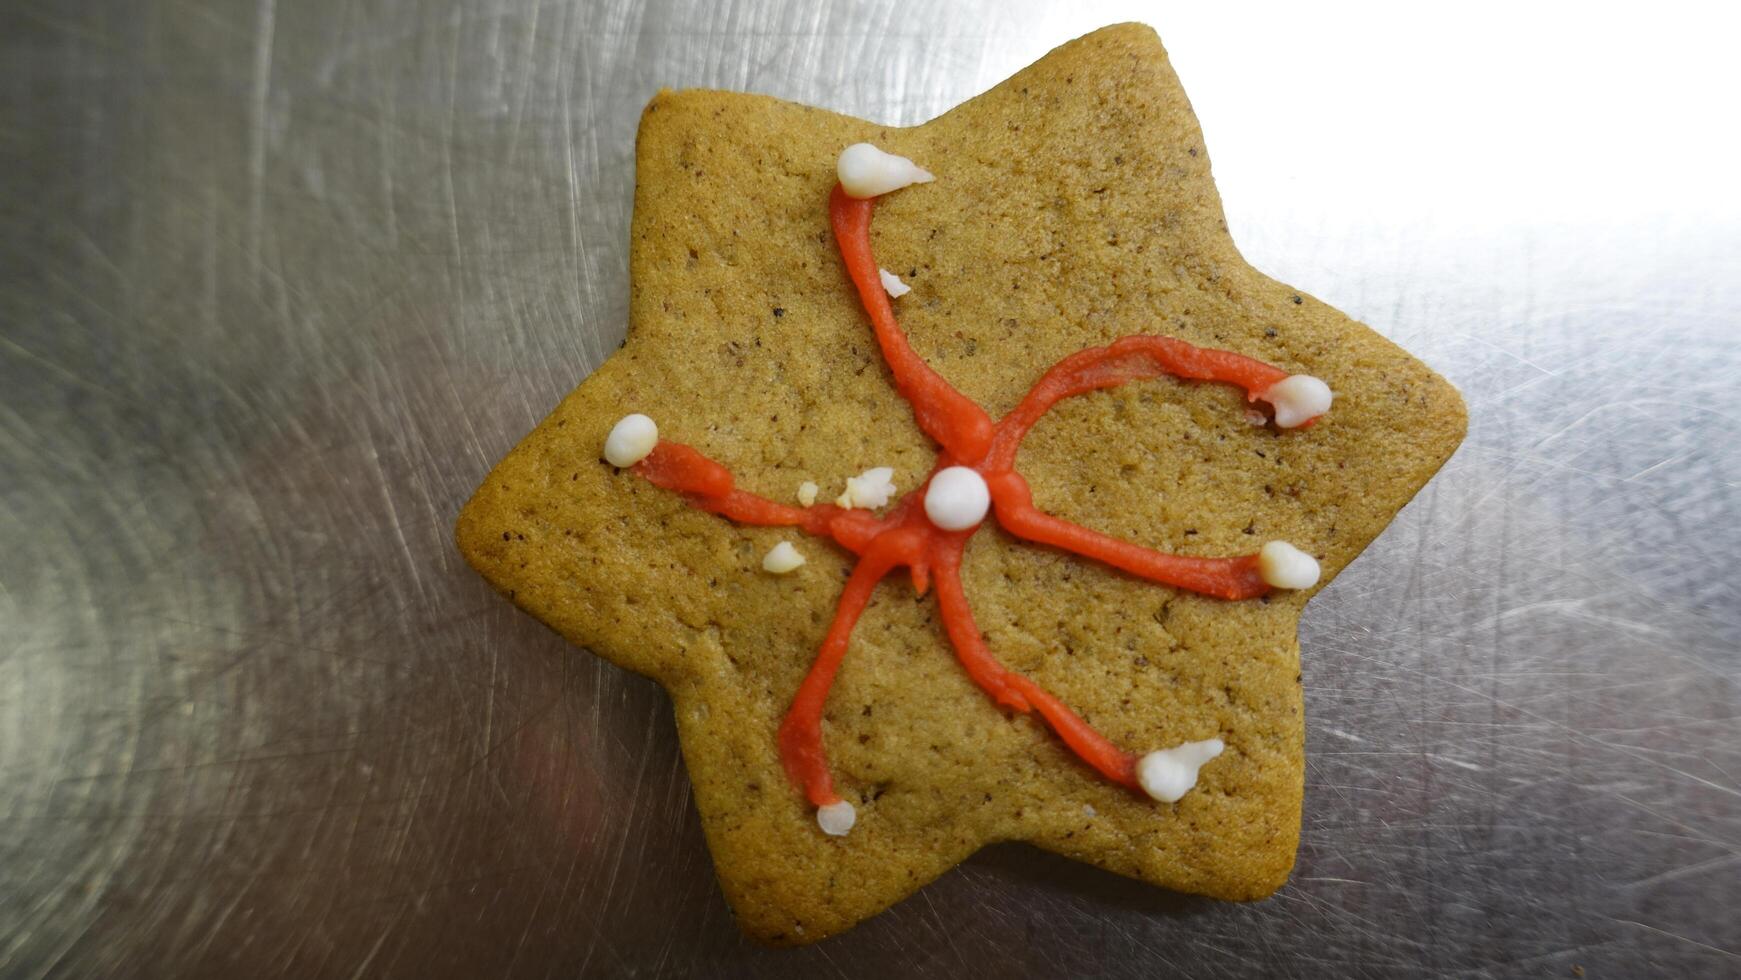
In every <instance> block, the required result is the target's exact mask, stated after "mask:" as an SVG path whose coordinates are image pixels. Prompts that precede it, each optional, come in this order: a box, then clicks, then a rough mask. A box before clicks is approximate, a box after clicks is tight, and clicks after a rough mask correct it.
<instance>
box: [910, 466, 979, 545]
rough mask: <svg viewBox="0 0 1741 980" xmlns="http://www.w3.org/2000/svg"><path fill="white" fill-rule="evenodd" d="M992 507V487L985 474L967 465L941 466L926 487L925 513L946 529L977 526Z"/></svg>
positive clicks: (965, 528)
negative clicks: (988, 483)
mask: <svg viewBox="0 0 1741 980" xmlns="http://www.w3.org/2000/svg"><path fill="white" fill-rule="evenodd" d="M990 507H991V490H990V489H989V488H987V487H986V485H985V477H983V476H980V475H979V473H978V472H976V471H974V470H973V469H970V468H968V467H966V466H950V467H946V468H944V469H942V470H939V471H938V472H937V475H936V476H934V477H932V478H931V485H930V486H928V487H926V488H925V516H926V517H929V518H930V519H931V523H933V524H935V525H937V526H938V527H940V528H942V529H943V530H945V531H965V530H967V529H968V528H970V527H976V526H978V524H979V522H980V521H983V520H985V512H986V511H987V510H988V509H990Z"/></svg>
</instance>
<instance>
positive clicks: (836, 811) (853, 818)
mask: <svg viewBox="0 0 1741 980" xmlns="http://www.w3.org/2000/svg"><path fill="white" fill-rule="evenodd" d="M857 822H858V811H857V810H854V809H853V808H852V804H851V803H848V802H846V801H845V800H835V801H834V802H833V803H827V804H824V805H822V806H819V807H817V808H816V826H818V827H821V828H822V832H823V833H825V834H827V835H828V836H830V837H845V836H846V832H847V831H849V830H851V829H852V825H853V824H855V823H857Z"/></svg>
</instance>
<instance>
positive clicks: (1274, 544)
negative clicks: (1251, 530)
mask: <svg viewBox="0 0 1741 980" xmlns="http://www.w3.org/2000/svg"><path fill="white" fill-rule="evenodd" d="M1257 572H1258V574H1259V575H1262V576H1263V581H1264V584H1265V585H1268V586H1269V587H1270V588H1272V589H1309V588H1311V587H1312V586H1314V585H1317V584H1318V574H1319V569H1318V559H1316V558H1313V557H1312V556H1311V555H1308V554H1306V553H1305V552H1304V551H1301V550H1300V549H1298V548H1296V547H1294V546H1293V545H1291V544H1288V543H1287V542H1286V541H1271V542H1270V543H1268V544H1266V545H1264V546H1263V550H1261V551H1259V552H1258V553H1257Z"/></svg>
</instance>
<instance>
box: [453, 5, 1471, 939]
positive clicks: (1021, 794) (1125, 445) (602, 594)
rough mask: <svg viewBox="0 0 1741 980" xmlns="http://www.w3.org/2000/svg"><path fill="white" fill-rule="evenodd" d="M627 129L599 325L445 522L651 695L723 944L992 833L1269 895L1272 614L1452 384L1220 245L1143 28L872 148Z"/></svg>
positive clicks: (860, 135) (1177, 113)
mask: <svg viewBox="0 0 1741 980" xmlns="http://www.w3.org/2000/svg"><path fill="white" fill-rule="evenodd" d="M860 144H867V145H862V146H861V145H860ZM848 148H850V149H848ZM843 151H845V152H843ZM636 152H637V173H636V176H637V184H636V191H635V213H634V222H633V227H632V239H633V240H632V245H631V248H632V254H631V263H630V276H631V292H630V311H629V317H630V321H629V330H628V339H627V342H626V343H625V345H624V347H623V349H622V350H621V351H619V352H618V353H617V354H616V355H614V356H613V357H611V358H610V359H609V360H607V361H606V362H605V363H604V364H603V365H602V366H601V367H600V368H599V369H598V370H597V371H596V372H594V373H593V375H592V376H591V377H590V378H588V379H587V380H586V381H585V382H584V383H583V384H581V385H580V387H579V388H577V389H576V390H575V391H574V392H573V393H572V394H570V395H569V396H568V397H567V398H566V399H565V400H564V401H563V402H562V404H561V405H560V406H559V407H558V408H557V409H556V411H555V412H554V413H552V414H551V415H550V417H549V418H547V419H545V420H544V421H543V422H542V423H541V424H540V425H539V426H538V428H537V429H536V430H534V431H533V432H532V433H531V434H530V435H528V436H527V437H526V438H525V439H524V440H523V441H522V442H521V443H520V444H519V445H518V446H517V447H515V448H514V450H513V451H512V452H511V453H509V455H508V456H507V458H506V459H504V460H503V461H502V462H501V463H500V464H499V465H498V466H497V467H496V468H495V470H494V471H492V472H491V473H490V475H489V477H488V478H487V479H486V480H485V482H484V484H483V485H482V486H481V487H480V488H479V489H478V491H477V493H476V495H475V496H474V497H473V498H472V500H471V502H470V503H469V504H467V505H466V507H465V509H464V511H463V512H462V513H461V514H460V518H459V525H458V541H459V546H460V549H461V550H462V551H463V552H464V554H465V556H466V558H467V560H468V561H470V562H471V564H472V565H473V566H474V567H476V568H477V569H478V570H479V571H480V572H482V573H483V574H484V576H485V577H486V578H488V579H489V581H490V582H491V583H492V584H494V585H495V587H496V588H498V589H500V590H501V591H502V592H504V593H505V594H506V595H507V596H508V597H509V598H511V599H512V600H513V601H514V602H516V603H517V604H518V605H520V606H521V607H522V608H524V609H526V610H527V611H528V612H530V613H532V614H533V615H535V616H537V617H538V618H539V619H541V620H543V621H544V622H546V623H548V624H550V625H551V626H552V627H554V628H555V629H557V630H558V631H559V632H561V633H562V634H563V635H564V636H565V637H567V638H568V639H569V640H571V641H572V642H574V643H576V644H579V645H583V646H586V647H588V648H590V649H591V650H592V651H594V652H595V653H597V654H598V655H600V656H603V657H605V658H607V659H609V660H610V661H612V662H613V663H616V664H619V665H621V666H623V667H626V668H629V669H631V670H635V671H639V672H641V673H644V674H647V675H649V676H651V677H653V678H654V679H656V680H657V681H659V683H661V684H662V685H663V686H665V688H666V689H667V690H668V691H669V692H670V694H671V697H672V698H673V700H674V702H675V708H676V718H677V725H678V736H679V738H680V739H681V741H682V746H683V752H684V758H685V760H686V762H687V764H688V768H689V772H690V777H691V779H692V781H693V783H694V788H695V800H696V806H697V809H698V810H699V812H700V815H701V820H702V826H703V827H704V829H705V831H706V834H707V840H708V844H709V847H710V848H711V850H712V853H713V857H714V861H715V864H716V867H717V870H718V873H719V878H720V882H721V885H722V886H723V889H724V891H725V894H726V896H727V898H728V899H729V900H730V902H731V904H732V907H733V909H734V910H735V912H736V914H737V917H738V921H739V923H740V924H741V925H742V927H743V928H744V930H745V931H746V932H748V933H749V934H750V935H752V936H754V937H756V938H758V939H761V940H764V941H768V942H772V943H788V944H790V943H803V942H810V941H814V940H817V939H820V938H823V937H825V936H827V935H830V934H832V933H835V932H838V931H840V930H842V929H845V928H847V927H849V926H851V925H853V924H854V923H856V922H858V921H859V920H861V919H863V918H865V917H867V916H870V915H873V914H875V913H877V912H879V911H881V910H882V909H884V908H887V907H888V906H889V905H891V904H893V903H894V902H896V901H898V900H899V899H901V898H902V897H904V896H906V895H907V894H909V893H911V892H912V891H913V890H914V889H916V888H919V887H920V886H922V885H923V884H925V883H926V882H928V881H930V880H931V879H933V878H935V877H936V876H938V875H939V874H941V873H942V872H944V871H945V870H947V869H948V868H949V867H951V866H952V865H954V864H955V863H957V862H959V861H961V860H962V859H964V858H966V857H967V856H969V855H970V854H972V853H973V852H974V851H975V850H977V849H978V848H980V847H981V846H983V845H985V844H987V843H991V842H994V841H1003V840H1025V841H1030V842H1032V843H1034V844H1036V845H1038V846H1040V847H1044V848H1046V849H1048V850H1052V851H1056V852H1058V853H1061V854H1065V855H1068V856H1070V857H1073V858H1077V859H1079V860H1083V861H1087V862H1089V863H1092V864H1095V865H1098V866H1100V867H1103V868H1106V869H1109V870H1112V871H1116V872H1119V873H1121V874H1126V875H1130V876H1133V877H1137V878H1141V879H1144V880H1146V881H1150V882H1153V883H1155V884H1158V885H1162V886H1165V887H1168V888H1174V889H1178V890H1181V891H1188V892H1196V893H1200V894H1204V895H1209V896H1213V897H1217V898H1225V899H1255V898H1261V897H1263V896H1266V895H1268V894H1270V893H1271V892H1273V891H1274V890H1275V889H1276V888H1277V887H1279V886H1280V885H1281V884H1282V882H1283V881H1284V880H1285V879H1286V877H1287V874H1288V872H1289V870H1290V869H1291V867H1292V865H1293V861H1294V852H1295V850H1296V846H1297V843H1298V837H1299V826H1300V800H1301V791H1302V778H1303V762H1304V760H1303V754H1302V753H1303V745H1302V742H1303V724H1302V718H1301V694H1300V683H1299V649H1298V640H1297V634H1296V630H1297V624H1298V620H1299V616H1300V611H1301V608H1302V607H1303V605H1304V603H1305V601H1306V600H1307V598H1308V597H1309V596H1310V595H1311V594H1313V592H1314V591H1315V590H1316V588H1319V587H1321V586H1322V584H1323V583H1324V582H1325V581H1328V579H1329V578H1330V577H1332V576H1334V575H1335V573H1336V572H1337V571H1338V570H1340V569H1341V568H1342V567H1343V566H1345V565H1346V564H1347V563H1348V562H1349V561H1351V560H1352V559H1353V558H1354V556H1355V555H1357V554H1358V553H1359V552H1360V550H1361V549H1362V548H1363V547H1365V545H1366V544H1367V543H1368V542H1369V541H1371V540H1372V539H1373V537H1374V536H1376V535H1377V534H1378V532H1379V531H1380V530H1381V529H1382V528H1383V527H1384V525H1385V524H1386V523H1387V522H1388V521H1389V520H1390V519H1391V517H1392V516H1393V515H1394V514H1395V513H1396V511H1397V510H1398V509H1400V508H1401V507H1402V506H1403V505H1404V504H1405V503H1407V501H1408V500H1409V498H1410V497H1412V496H1413V495H1414V493H1415V492H1416V491H1417V490H1419V489H1420V487H1421V486H1422V485H1423V484H1424V483H1425V482H1426V481H1427V479H1428V478H1429V477H1430V476H1431V475H1432V474H1433V472H1434V471H1435V470H1437V469H1438V467H1439V466H1440V465H1441V464H1442V463H1443V462H1444V461H1445V459H1446V458H1447V457H1449V455H1450V454H1451V452H1452V451H1453V450H1454V449H1455V448H1456V446H1457V444H1458V442H1459V441H1460V440H1461V438H1462V435H1463V431H1464V425H1465V419H1464V410H1463V406H1462V402H1461V399H1460V398H1459V397H1458V395H1457V393H1456V391H1455V390H1454V389H1452V388H1451V386H1450V385H1449V384H1447V383H1446V382H1445V381H1444V380H1443V379H1442V378H1440V377H1438V376H1437V375H1435V374H1434V373H1433V372H1432V371H1431V370H1429V369H1428V368H1427V367H1425V366H1424V365H1422V364H1421V363H1420V362H1418V361H1416V360H1415V359H1414V358H1412V357H1410V356H1409V355H1408V354H1407V353H1405V352H1404V351H1402V350H1400V349H1398V348H1397V347H1395V346H1394V345H1392V344H1390V343H1389V342H1388V341H1386V340H1384V339H1383V338H1382V337H1379V336H1378V335H1377V334H1375V333H1373V332H1372V331H1371V330H1370V329H1368V328H1366V327H1364V326H1362V325H1360V324H1358V323H1355V322H1353V321H1351V320H1350V319H1348V318H1347V317H1346V316H1344V315H1342V314H1341V313H1338V312H1337V311H1335V310H1333V309H1331V308H1329V307H1327V306H1325V305H1323V304H1322V303H1319V302H1317V301H1316V300H1314V299H1312V298H1311V297H1310V296H1307V295H1306V294H1304V293H1302V292H1299V291H1298V290H1295V289H1293V288H1291V287H1288V286H1285V285H1282V284H1281V283H1278V282H1275V281H1273V280H1271V279H1269V278H1267V277H1265V276H1263V275H1262V274H1260V273H1258V272H1257V271H1255V270H1253V269H1252V268H1251V267H1250V266H1248V265H1246V263H1245V262H1244V260H1243V259H1242V258H1241V257H1240V255H1239V253H1238V251H1237V250H1236V249H1235V248H1234V245H1233V242H1232V241H1231V239H1230V238H1229V236H1228V234H1227V230H1226V226H1225V223H1224V222H1223V220H1222V215H1221V207H1220V201H1219V199H1218V198H1217V196H1216V192H1215V187H1214V184H1213V183H1212V181H1211V179H1210V173H1209V159H1208V155H1207V153H1206V152H1205V150H1204V148H1203V144H1202V139H1201V135H1200V133H1199V132H1198V129H1197V124H1196V121H1195V119H1194V118H1193V117H1192V114H1191V110H1190V106H1189V104H1188V103H1187V101H1186V99H1185V95H1184V92H1183V91H1182V90H1181V89H1180V87H1179V83H1178V81H1177V79H1176V78H1175V77H1174V75H1173V72H1172V69H1171V68H1170V67H1169V65H1168V63H1167V57H1166V53H1165V52H1164V51H1163V50H1162V48H1161V45H1160V42H1159V40H1158V39H1157V38H1156V37H1155V34H1154V32H1153V31H1151V30H1150V29H1149V28H1147V27H1142V26H1139V25H1121V26H1117V27H1110V28H1106V29H1104V30H1101V31H1097V32H1095V33H1094V34H1090V35H1088V36H1087V37H1084V38H1081V39H1079V40H1076V41H1073V42H1071V43H1069V44H1066V45H1064V46H1063V47H1060V48H1058V49H1057V50H1055V51H1053V52H1052V53H1051V54H1049V55H1047V56H1046V57H1045V58H1044V59H1042V60H1041V61H1039V62H1038V63H1036V64H1034V65H1033V66H1031V67H1029V68H1027V69H1026V70H1024V71H1022V72H1021V73H1019V74H1017V75H1016V76H1015V77H1013V78H1011V79H1009V80H1008V81H1006V82H1004V83H1003V84H1001V85H999V86H998V87H996V88H994V89H992V90H991V91H989V92H987V93H985V94H984V95H981V96H979V97H978V98H975V99H973V100H972V101H970V102H968V103H966V104H964V105H962V106H960V107H958V108H956V109H954V110H952V111H951V112H949V113H947V114H945V115H943V116H941V117H939V118H937V119H935V120H932V121H931V122H929V123H926V124H924V125H922V126H917V127H914V128H911V129H894V128H889V127H881V126H876V125H873V124H871V123H868V122H864V121H861V120H857V119H852V118H848V117H845V116H840V115H836V114H833V113H830V112H826V111H823V110H820V109H814V108H808V107H804V106H798V105H792V104H789V103H785V102H781V101H778V100H775V99H770V98H765V97H759V96H750V95H738V94H732V93H723V92H706V91H691V92H676V93H673V92H662V93H660V94H659V95H658V96H657V97H656V98H654V100H653V101H652V102H651V103H650V104H649V105H648V106H647V109H646V112H645V114H644V116H643V117H642V121H641V129H640V134H639V137H638V140H637V146H636ZM921 167H922V168H924V169H922V170H921V169H920V168H921ZM932 174H935V180H931V179H930V177H931V175H932ZM873 211H874V222H873V220H872V215H873ZM879 263H880V266H879ZM1320 379H1321V380H1320ZM1332 391H1333V392H1334V401H1333V405H1332V402H1331V392H1332ZM1024 436H1025V438H1024ZM1018 449H1019V452H1018ZM831 501H832V503H831ZM1272 542H1273V544H1272ZM1320 568H1321V570H1322V577H1321V578H1320V577H1319V569H1320ZM885 573H889V574H887V575H886V577H885ZM879 581H880V584H878V583H879Z"/></svg>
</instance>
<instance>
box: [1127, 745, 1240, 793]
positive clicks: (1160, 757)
mask: <svg viewBox="0 0 1741 980" xmlns="http://www.w3.org/2000/svg"><path fill="white" fill-rule="evenodd" d="M1226 747H1227V746H1226V745H1225V744H1223V743H1222V741H1221V740H1220V739H1218V738H1210V739H1204V740H1203V741H1201V742H1186V743H1184V744H1183V745H1175V746H1173V747H1172V748H1170V749H1160V750H1158V751H1155V752H1150V753H1149V754H1148V755H1145V756H1143V757H1142V758H1141V759H1140V760H1138V761H1137V764H1136V778H1137V782H1138V783H1140V784H1142V788H1143V792H1145V793H1147V794H1149V795H1150V796H1151V797H1154V798H1155V799H1156V800H1159V801H1160V802H1162V803H1177V802H1179V800H1180V799H1181V798H1183V797H1184V795H1185V794H1186V793H1189V792H1190V791H1191V788H1192V787H1193V786H1196V785H1197V771H1198V770H1200V769H1202V768H1203V766H1204V765H1205V764H1206V763H1208V762H1209V761H1210V760H1211V759H1214V758H1215V757H1216V756H1219V755H1220V754H1221V750H1222V749H1224V748H1226Z"/></svg>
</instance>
